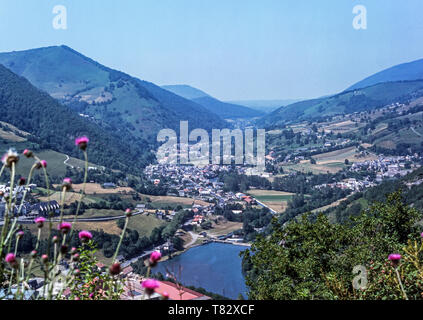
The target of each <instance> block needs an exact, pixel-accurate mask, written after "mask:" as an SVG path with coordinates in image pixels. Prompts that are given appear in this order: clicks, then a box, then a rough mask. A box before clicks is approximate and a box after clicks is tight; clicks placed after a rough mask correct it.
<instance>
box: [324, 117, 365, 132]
mask: <svg viewBox="0 0 423 320" xmlns="http://www.w3.org/2000/svg"><path fill="white" fill-rule="evenodd" d="M356 123H357V122H354V121H351V120H346V121H342V122H336V123H329V124H327V125H326V126H324V130H325V131H329V130H330V131H332V132H333V133H335V134H338V133H347V132H352V131H356V130H358V129H359V128H360V127H361V126H362V125H360V124H358V126H356Z"/></svg>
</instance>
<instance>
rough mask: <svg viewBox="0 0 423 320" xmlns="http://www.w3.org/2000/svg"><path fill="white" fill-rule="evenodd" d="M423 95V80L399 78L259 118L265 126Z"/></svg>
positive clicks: (376, 106)
mask: <svg viewBox="0 0 423 320" xmlns="http://www.w3.org/2000/svg"><path fill="white" fill-rule="evenodd" d="M421 96H423V81H399V82H387V83H381V84H376V85H374V86H370V87H367V88H363V89H358V90H351V91H346V92H342V93H339V94H336V95H334V96H330V97H326V98H320V99H314V100H306V101H301V102H298V103H294V104H291V105H289V106H286V107H283V108H279V109H278V110H276V111H274V112H272V113H271V114H268V115H266V116H265V117H263V118H262V119H260V120H259V121H258V122H257V124H258V125H261V126H265V127H275V126H277V125H280V124H283V123H286V122H292V121H304V120H318V119H319V118H324V117H327V116H334V115H339V114H346V113H354V112H361V111H368V110H373V109H376V108H380V107H383V106H386V105H388V104H391V103H394V102H400V103H406V102H409V101H410V100H412V99H415V98H418V97H421Z"/></svg>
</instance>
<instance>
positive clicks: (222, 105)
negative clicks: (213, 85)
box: [162, 84, 264, 119]
mask: <svg viewBox="0 0 423 320" xmlns="http://www.w3.org/2000/svg"><path fill="white" fill-rule="evenodd" d="M162 88H164V89H165V90H168V91H170V92H173V93H175V94H177V95H180V96H182V97H184V98H186V99H190V100H191V101H194V102H195V103H198V104H200V105H202V106H204V107H205V108H206V109H208V110H209V111H210V112H213V113H215V114H217V115H218V116H220V117H221V118H223V119H229V118H230V119H236V118H253V117H260V116H263V115H264V113H263V112H261V111H258V110H255V109H252V108H248V107H246V106H242V105H237V104H232V103H227V102H223V101H220V100H219V99H216V98H214V97H212V96H211V95H209V94H208V93H206V92H204V91H202V90H200V89H197V88H194V87H192V86H189V85H185V84H183V85H165V86H162Z"/></svg>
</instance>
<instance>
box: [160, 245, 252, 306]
mask: <svg viewBox="0 0 423 320" xmlns="http://www.w3.org/2000/svg"><path fill="white" fill-rule="evenodd" d="M242 251H244V249H243V247H242V246H237V245H234V244H231V245H228V243H220V242H209V243H207V244H203V245H197V246H195V247H192V248H190V249H188V250H185V251H183V252H179V253H178V254H173V255H172V259H168V257H167V258H166V259H164V260H163V261H160V263H159V264H158V265H157V267H156V268H154V273H158V272H160V273H161V274H162V275H164V276H165V275H166V274H168V273H169V272H170V273H172V274H173V275H174V276H175V277H176V278H177V280H178V281H179V282H180V283H181V284H183V285H185V286H195V287H201V288H204V289H205V290H207V291H209V292H214V293H217V294H220V295H223V296H225V297H229V298H232V299H237V298H238V295H239V294H240V293H241V294H242V295H243V296H244V297H245V296H246V294H247V288H246V286H245V279H244V276H243V274H242V258H241V257H240V252H242ZM179 270H181V271H179Z"/></svg>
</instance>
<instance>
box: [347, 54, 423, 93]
mask: <svg viewBox="0 0 423 320" xmlns="http://www.w3.org/2000/svg"><path fill="white" fill-rule="evenodd" d="M422 79H423V59H421V60H417V61H412V62H408V63H403V64H400V65H397V66H394V67H392V68H388V69H386V70H383V71H381V72H378V73H376V74H374V75H371V76H370V77H368V78H366V79H364V80H362V81H360V82H357V83H356V84H354V85H352V86H351V87H349V88H348V89H347V90H348V91H349V90H355V89H360V88H365V87H369V86H372V85H375V84H378V83H382V82H392V81H411V80H422Z"/></svg>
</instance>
